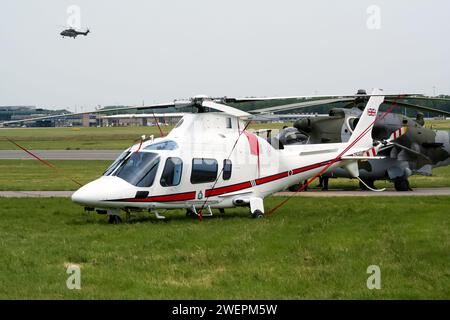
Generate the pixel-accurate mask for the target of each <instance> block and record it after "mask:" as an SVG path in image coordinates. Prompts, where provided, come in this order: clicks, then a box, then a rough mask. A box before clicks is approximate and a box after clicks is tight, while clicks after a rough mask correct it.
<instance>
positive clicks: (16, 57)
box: [0, 0, 450, 111]
mask: <svg viewBox="0 0 450 320" xmlns="http://www.w3.org/2000/svg"><path fill="white" fill-rule="evenodd" d="M70 5H77V6H79V8H80V9H81V28H82V29H85V28H87V27H89V28H90V29H91V33H90V34H89V35H88V36H87V37H83V36H80V37H78V38H76V39H75V40H73V39H71V38H65V39H62V38H61V36H60V35H59V33H60V32H61V31H62V30H63V29H64V28H63V27H62V26H64V25H66V23H67V19H68V18H69V14H68V13H67V8H68V7H69V6H70ZM371 5H377V6H378V7H379V8H380V10H381V11H380V18H381V20H380V21H379V24H378V20H376V17H377V14H376V12H374V11H370V12H371V14H368V13H367V9H368V8H369V7H370V6H371ZM374 19H375V20H374ZM368 20H369V21H368ZM368 25H369V27H371V28H368ZM378 26H379V27H380V28H379V29H378V28H377V27H378ZM449 34H450V1H447V0H432V1H425V0H423V1H416V0H395V1H393V0H390V1H376V0H371V1H365V0H348V1H335V0H334V1H333V0H329V1H325V0H319V1H318V0H316V1H298V0H297V1H295V0H292V1H288V0H277V1H264V0H247V1H246V0H226V1H225V0H223V1H214V0H189V1H186V0H145V1H144V0H142V1H138V0H130V1H112V0H104V1H98V0H71V1H65V0H39V1H35V0H2V1H1V4H0V43H1V47H0V61H1V62H0V105H36V106H41V107H49V108H55V107H58V106H60V107H68V108H70V109H71V110H74V108H75V107H77V108H78V111H80V110H81V109H80V108H81V107H83V109H84V110H88V109H93V108H94V107H95V106H97V105H113V104H115V105H133V104H140V103H142V101H143V100H144V101H145V102H146V103H151V102H165V101H167V100H172V99H174V98H184V97H190V96H193V95H196V94H207V95H211V96H223V95H227V96H261V95H262V96H267V95H297V94H298V95H302V94H304V95H309V94H315V93H317V94H340V93H342V94H344V93H354V92H355V91H356V90H357V89H358V88H367V89H370V88H373V87H381V88H384V89H385V90H386V91H388V92H414V93H416V92H417V93H425V94H433V86H435V87H436V92H437V93H445V94H450V72H449V71H450V64H449V57H450V41H449V40H448V37H449Z"/></svg>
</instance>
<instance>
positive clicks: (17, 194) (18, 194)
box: [0, 188, 450, 198]
mask: <svg viewBox="0 0 450 320" xmlns="http://www.w3.org/2000/svg"><path fill="white" fill-rule="evenodd" d="M72 193H73V191H0V197H4V198H68V197H70V196H71V195H72ZM275 196H279V197H282V196H286V197H291V196H294V197H404V196H450V188H420V189H415V190H413V191H408V192H398V191H395V190H386V191H383V192H373V191H360V190H354V191H343V190H331V191H316V190H308V191H306V192H278V193H276V194H275Z"/></svg>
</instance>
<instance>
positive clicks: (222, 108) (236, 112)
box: [202, 100, 251, 117]
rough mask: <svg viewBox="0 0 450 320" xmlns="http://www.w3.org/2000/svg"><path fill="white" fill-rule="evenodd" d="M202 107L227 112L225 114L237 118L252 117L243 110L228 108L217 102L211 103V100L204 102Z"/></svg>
mask: <svg viewBox="0 0 450 320" xmlns="http://www.w3.org/2000/svg"><path fill="white" fill-rule="evenodd" d="M202 106H203V107H207V108H211V109H214V110H218V111H222V112H225V113H227V114H230V115H232V116H235V117H249V116H251V115H250V114H249V113H247V112H245V111H242V110H239V109H236V108H233V107H230V106H226V105H224V104H221V103H217V102H214V101H211V100H204V101H203V102H202Z"/></svg>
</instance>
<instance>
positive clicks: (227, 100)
mask: <svg viewBox="0 0 450 320" xmlns="http://www.w3.org/2000/svg"><path fill="white" fill-rule="evenodd" d="M376 96H383V97H392V98H394V97H397V98H407V97H408V98H413V97H414V98H416V97H417V96H419V97H423V95H422V94H417V93H396V94H386V95H381V94H343V95H325V96H319V95H316V96H284V97H283V96H282V97H249V98H229V97H224V98H218V99H222V101H223V102H224V103H239V102H258V101H272V100H289V99H297V100H300V99H303V100H310V99H340V98H370V97H376Z"/></svg>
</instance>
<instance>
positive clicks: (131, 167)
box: [114, 152, 160, 187]
mask: <svg viewBox="0 0 450 320" xmlns="http://www.w3.org/2000/svg"><path fill="white" fill-rule="evenodd" d="M159 159H160V158H159V155H158V154H157V153H153V152H135V153H133V154H132V155H131V156H130V157H129V158H127V159H126V160H125V161H123V162H122V163H121V164H120V167H119V168H118V169H117V170H116V172H115V173H114V175H115V176H117V177H119V178H122V179H123V180H125V181H127V182H128V183H131V184H132V185H135V186H136V187H151V186H152V185H153V181H154V180H155V176H156V171H157V170H158V165H159Z"/></svg>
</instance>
